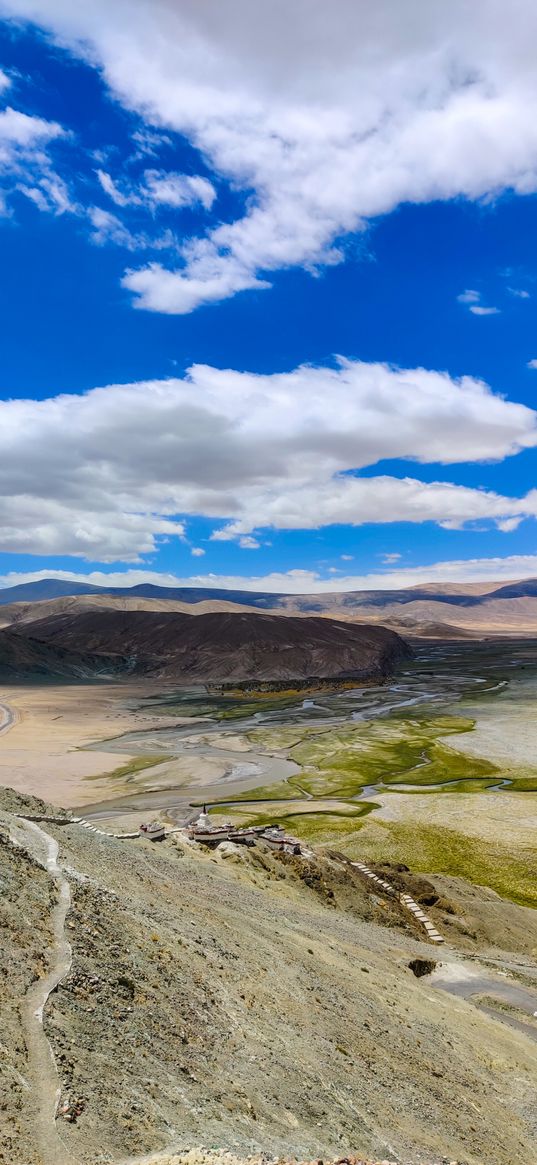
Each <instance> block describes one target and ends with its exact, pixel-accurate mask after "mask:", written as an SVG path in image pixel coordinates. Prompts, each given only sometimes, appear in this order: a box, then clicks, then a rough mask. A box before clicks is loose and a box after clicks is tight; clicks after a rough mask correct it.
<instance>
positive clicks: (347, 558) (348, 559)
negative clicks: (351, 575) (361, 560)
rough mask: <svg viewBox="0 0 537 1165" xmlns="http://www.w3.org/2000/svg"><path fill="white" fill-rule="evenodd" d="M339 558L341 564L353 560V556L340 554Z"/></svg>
mask: <svg viewBox="0 0 537 1165" xmlns="http://www.w3.org/2000/svg"><path fill="white" fill-rule="evenodd" d="M339 557H340V558H341V561H342V562H352V561H353V559H354V554H340V556H339Z"/></svg>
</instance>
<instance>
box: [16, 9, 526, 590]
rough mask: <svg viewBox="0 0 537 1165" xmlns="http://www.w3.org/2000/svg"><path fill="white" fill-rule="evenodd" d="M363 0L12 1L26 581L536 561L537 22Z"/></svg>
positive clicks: (501, 565)
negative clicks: (536, 43)
mask: <svg viewBox="0 0 537 1165" xmlns="http://www.w3.org/2000/svg"><path fill="white" fill-rule="evenodd" d="M340 4H341V12H340V21H339V22H338V28H339V31H338V30H335V29H334V27H333V23H332V24H330V27H328V26H327V23H326V22H327V21H328V22H330V14H329V13H328V10H327V8H326V6H325V5H323V4H321V3H320V2H319V4H317V2H316V0H314V2H313V4H311V5H310V6H309V7H308V24H307V27H308V30H309V31H308V36H307V37H306V36H305V29H306V24H305V20H306V12H305V8H304V5H303V4H302V3H301V0H296V2H295V4H294V5H291V9H290V10H288V13H287V14H288V15H289V11H290V14H291V16H290V29H288V35H287V37H286V40H285V43H284V42H283V40H282V36H281V29H282V25H281V22H282V21H284V20H285V19H286V12H285V10H284V6H282V5H280V4H278V3H277V4H274V5H273V6H272V9H271V11H270V12H269V13H265V14H264V17H263V18H264V19H265V20H266V22H267V27H266V29H265V33H266V35H265V36H264V37H261V38H260V37H259V30H258V29H257V23H258V22H257V23H256V22H254V21H253V19H252V11H251V9H248V7H246V9H245V7H244V3H243V2H242V0H227V2H226V3H225V4H224V5H217V4H216V0H215V2H214V3H213V0H208V2H207V3H206V4H205V5H204V6H202V8H200V7H199V6H197V7H196V5H191V4H190V3H187V2H186V0H185V3H184V5H179V6H177V5H170V4H169V3H167V2H166V0H154V2H152V3H149V0H147V3H146V2H145V0H137V2H136V3H134V0H122V2H121V4H118V5H116V6H110V5H106V4H105V3H104V2H101V0H96V2H95V3H94V4H92V5H91V6H90V7H91V11H86V12H82V11H80V12H75V11H73V10H72V6H70V5H67V4H66V3H65V2H64V0H28V2H25V0H5V2H1V3H0V14H1V15H3V17H4V20H3V23H2V25H1V35H0V69H1V70H2V73H1V78H0V79H1V91H0V103H1V105H0V187H1V189H2V191H3V202H2V215H1V217H0V247H1V248H2V251H3V264H2V267H3V272H4V278H3V282H2V287H1V291H0V301H1V312H0V319H1V321H2V362H1V365H0V578H1V582H0V585H9V583H10V582H16V581H20V580H23V579H26V578H31V577H38V576H40V575H50V574H58V575H60V576H62V574H63V573H65V572H66V573H67V574H68V575H72V576H73V577H77V576H79V575H82V574H84V575H85V574H90V575H91V576H92V577H93V578H94V579H95V580H96V581H102V580H103V577H104V576H108V577H110V578H111V580H112V581H113V582H118V581H119V580H122V581H123V580H124V581H125V582H127V583H128V581H129V580H132V581H133V582H137V581H140V580H141V579H143V578H147V579H151V580H153V581H157V580H158V579H162V581H164V582H167V581H169V582H175V581H176V580H181V581H183V580H188V579H190V578H192V579H193V580H195V581H196V583H197V584H198V585H199V584H200V583H202V584H203V583H206V584H207V585H210V583H211V582H214V583H215V584H217V585H226V584H227V583H229V585H234V586H236V585H246V586H254V587H255V586H259V588H260V589H261V588H263V589H267V588H270V589H278V590H287V589H289V590H304V591H309V590H315V589H319V590H322V589H324V590H326V589H329V588H330V589H337V588H338V587H344V588H345V589H350V588H353V587H358V586H362V585H366V586H367V585H382V586H387V585H395V586H398V585H400V584H401V583H408V585H412V583H414V582H416V583H417V582H420V581H423V580H426V579H433V580H434V579H453V580H456V579H461V580H466V579H473V578H475V579H481V578H484V579H486V578H490V579H496V578H503V577H506V578H509V577H523V576H525V575H529V574H537V546H536V539H535V534H536V526H535V518H536V515H537V493H535V492H534V476H535V459H536V452H535V449H536V445H537V424H536V421H537V417H536V414H535V412H534V407H535V397H536V394H537V370H536V369H535V368H532V367H531V366H530V365H531V361H532V360H537V334H536V328H535V322H536V304H537V231H536V229H535V228H536V224H537V128H536V127H537V117H536V114H537V87H536V82H535V80H534V77H533V72H534V70H533V66H532V62H531V55H530V54H529V53H528V49H527V42H528V39H531V38H529V36H528V30H529V27H530V25H531V24H532V23H536V22H537V17H536V15H535V13H533V12H532V8H531V6H530V5H529V4H525V3H523V2H522V0H520V2H519V3H518V4H517V7H520V10H521V11H520V13H519V16H520V17H521V18H522V17H524V18H525V24H523V25H522V28H521V31H520V33H519V34H518V36H517V34H516V29H515V30H514V29H513V28H512V27H511V21H509V28H507V27H504V25H505V22H507V19H508V18H507V16H502V11H501V8H498V9H497V10H496V7H495V6H494V19H492V29H491V28H490V25H491V10H490V5H487V4H485V3H480V2H479V0H478V2H477V3H476V4H475V6H474V13H473V20H474V22H475V27H474V29H472V28H471V27H470V28H468V22H467V21H465V19H464V11H465V10H464V5H462V3H458V2H455V3H453V5H451V6H450V13H449V14H446V13H445V12H441V8H442V9H443V8H444V6H438V7H437V6H436V5H432V6H431V11H429V13H428V16H427V19H426V20H425V21H423V20H422V27H421V30H420V36H417V37H416V38H415V41H409V38H408V33H407V29H406V27H405V22H403V23H401V21H400V8H399V9H398V7H397V6H396V5H394V4H393V3H392V0H382V2H381V3H380V5H379V9H383V10H384V16H385V17H386V20H385V21H384V22H383V21H380V22H379V24H378V25H377V24H376V22H375V19H373V17H372V16H371V13H370V11H369V9H368V7H367V6H366V7H364V6H362V5H360V4H358V5H356V4H355V3H354V4H351V3H350V0H349V3H347V0H340ZM111 7H113V11H110V9H111ZM401 7H402V8H403V9H405V12H406V16H407V18H411V17H412V15H413V14H416V13H418V12H419V14H420V19H421V18H423V15H424V13H423V7H422V6H420V5H417V4H416V3H415V2H414V0H407V2H406V3H405V4H403V5H402V6H401ZM433 10H434V11H433ZM312 14H313V15H314V19H313V20H312V19H311V17H312ZM435 15H436V19H433V17H435ZM224 16H225V20H224ZM358 18H361V24H360V30H361V33H362V37H361V41H360V44H358V42H357V41H356V39H355V38H353V35H352V34H353V29H354V30H355V21H356V20H357V19H358ZM480 19H481V21H482V22H484V23H483V24H482V26H480V24H479V21H480ZM446 21H447V23H446ZM364 22H365V30H364ZM411 23H412V21H411ZM515 23H516V22H515ZM485 24H486V27H487V30H488V34H489V35H488V36H483V37H481V38H479V37H478V36H473V35H472V32H474V33H475V32H476V31H477V32H479V31H480V28H481V31H482V29H483V28H484V27H485ZM286 27H287V26H286ZM256 29H257V31H256ZM535 31H537V29H536V30H535ZM368 38H369V39H368ZM363 41H365V42H366V43H365V47H364V45H363V44H362V42H363ZM476 46H479V47H476ZM367 48H369V50H370V51H369V55H368V52H367V51H366V49H367ZM362 49H363V52H362ZM433 50H434V51H433ZM416 55H417V56H418V58H419V66H420V67H419V69H418V70H417V72H418V73H419V77H420V84H419V85H417V84H414V82H413V80H412V79H413V77H414V75H415V73H416ZM432 57H434V68H433V67H432V65H431V59H432ZM370 58H371V59H374V60H376V61H377V67H376V68H375V70H372V69H371V68H370V64H369V59H370ZM428 70H430V72H428ZM95 390H100V391H95Z"/></svg>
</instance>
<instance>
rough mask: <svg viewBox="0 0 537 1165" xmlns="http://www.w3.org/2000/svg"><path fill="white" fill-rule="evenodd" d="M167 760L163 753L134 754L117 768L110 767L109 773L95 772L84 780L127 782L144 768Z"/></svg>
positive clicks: (149, 767)
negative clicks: (134, 755)
mask: <svg viewBox="0 0 537 1165" xmlns="http://www.w3.org/2000/svg"><path fill="white" fill-rule="evenodd" d="M166 760H169V757H167V756H165V755H164V754H163V753H155V754H152V755H146V756H136V757H133V759H132V760H130V761H126V763H125V764H124V765H118V768H117V769H112V772H111V773H95V774H94V775H93V776H90V777H84V780H85V781H123V782H124V783H125V784H128V783H129V781H130V780H133V779H134V777H136V776H137V775H138V773H142V772H143V771H144V769H151V768H153V767H154V766H155V765H161V764H163V763H164V761H166Z"/></svg>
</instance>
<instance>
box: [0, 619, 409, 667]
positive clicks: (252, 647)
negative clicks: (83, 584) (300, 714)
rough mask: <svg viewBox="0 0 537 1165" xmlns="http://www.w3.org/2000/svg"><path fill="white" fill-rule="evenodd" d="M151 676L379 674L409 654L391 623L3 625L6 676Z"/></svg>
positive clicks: (0, 663) (1, 660) (0, 637)
mask: <svg viewBox="0 0 537 1165" xmlns="http://www.w3.org/2000/svg"><path fill="white" fill-rule="evenodd" d="M47 652H49V653H50V665H51V666H50V672H51V674H56V673H57V668H58V667H60V668H61V671H60V674H67V673H66V671H65V669H66V668H68V667H69V657H70V656H72V660H73V673H72V674H76V675H80V668H81V667H82V668H85V669H87V670H86V672H85V674H87V675H92V674H101V675H102V674H112V675H146V676H158V677H163V678H168V679H182V680H185V681H194V682H195V681H201V682H204V681H224V680H233V681H241V680H242V681H250V680H251V681H278V682H280V681H287V680H289V681H294V680H297V681H302V680H309V679H312V678H315V679H335V680H337V679H342V678H345V677H346V678H355V679H357V680H363V679H368V678H371V677H382V676H384V675H387V674H389V673H390V672H391V670H393V668H394V666H395V665H396V664H397V662H398V661H399V660H400V659H403V658H404V657H405V655H407V654H409V649H408V648H407V646H406V644H405V643H404V641H403V640H402V639H401V638H400V637H399V636H398V635H397V634H396V633H395V632H393V631H389V630H387V629H386V628H385V627H364V626H359V625H356V624H354V623H350V622H336V621H335V620H331V619H319V618H311V617H303V618H293V617H292V616H290V617H288V618H285V619H282V618H280V617H279V616H278V615H264V614H263V615H261V614H258V613H257V612H256V613H255V614H250V613H246V614H245V613H240V612H234V613H233V614H228V613H224V612H214V613H210V614H205V615H198V616H193V615H191V614H185V613H182V612H170V611H166V612H154V611H100V610H95V611H85V612H84V611H83V612H81V613H79V614H75V615H72V614H65V615H58V616H54V617H52V618H49V619H43V620H39V621H37V622H34V623H31V624H27V625H25V624H19V625H18V626H15V627H9V628H6V629H4V630H3V631H2V632H0V674H2V672H4V674H5V672H6V670H7V672H8V674H13V671H14V670H16V668H17V661H20V668H19V669H20V671H21V673H22V674H29V673H30V672H31V671H32V659H33V658H35V659H37V660H38V663H39V670H40V671H42V670H43V665H44V663H45V664H46V658H47V655H46V653H47Z"/></svg>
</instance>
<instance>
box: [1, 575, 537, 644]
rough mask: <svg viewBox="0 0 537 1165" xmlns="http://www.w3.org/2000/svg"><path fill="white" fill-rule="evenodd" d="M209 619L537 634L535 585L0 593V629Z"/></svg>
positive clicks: (55, 585) (36, 587)
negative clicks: (227, 615) (107, 617)
mask: <svg viewBox="0 0 537 1165" xmlns="http://www.w3.org/2000/svg"><path fill="white" fill-rule="evenodd" d="M95 608H101V609H110V610H133V611H134V610H146V611H153V612H156V611H166V610H168V611H175V612H178V613H179V612H181V611H182V612H188V611H191V612H192V613H196V614H209V613H212V612H223V611H233V610H237V611H243V612H247V611H260V612H268V613H274V614H281V615H286V616H290V615H291V616H297V615H300V616H309V615H322V616H324V617H326V616H328V617H329V618H333V619H336V620H351V621H356V622H360V623H363V624H378V623H381V624H382V625H384V626H388V627H392V628H393V629H394V630H396V631H401V632H402V633H403V634H405V633H406V634H409V635H418V636H419V635H426V636H427V637H430V636H431V628H434V627H438V628H440V629H441V631H439V637H444V636H445V637H446V638H449V637H452V636H455V637H456V636H457V635H458V633H459V632H461V631H462V632H464V633H466V634H470V635H472V634H477V635H487V634H495V635H501V634H508V635H517V634H522V635H524V634H531V635H537V579H525V580H522V581H516V582H511V583H504V582H490V583H488V584H487V583H445V584H438V583H427V584H421V585H420V586H415V587H407V588H400V589H398V590H391V591H390V590H369V591H344V592H338V591H332V592H330V593H323V594H314V595H308V594H304V595H292V594H285V593H277V594H272V593H271V592H268V591H245V590H226V589H224V588H222V587H214V588H213V587H161V586H155V585H153V584H150V583H144V584H141V585H139V586H135V587H115V588H112V589H106V588H105V587H96V586H93V585H92V584H89V583H88V584H87V585H85V584H83V583H68V582H63V581H58V580H57V579H43V580H41V581H39V582H34V583H24V584H21V585H20V586H17V587H7V588H6V589H5V590H3V591H0V626H2V624H6V623H12V622H13V623H15V622H29V621H32V620H35V619H42V618H45V617H48V616H49V615H59V614H62V613H66V612H68V611H69V612H70V613H71V614H76V613H77V612H82V611H84V610H87V609H95Z"/></svg>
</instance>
